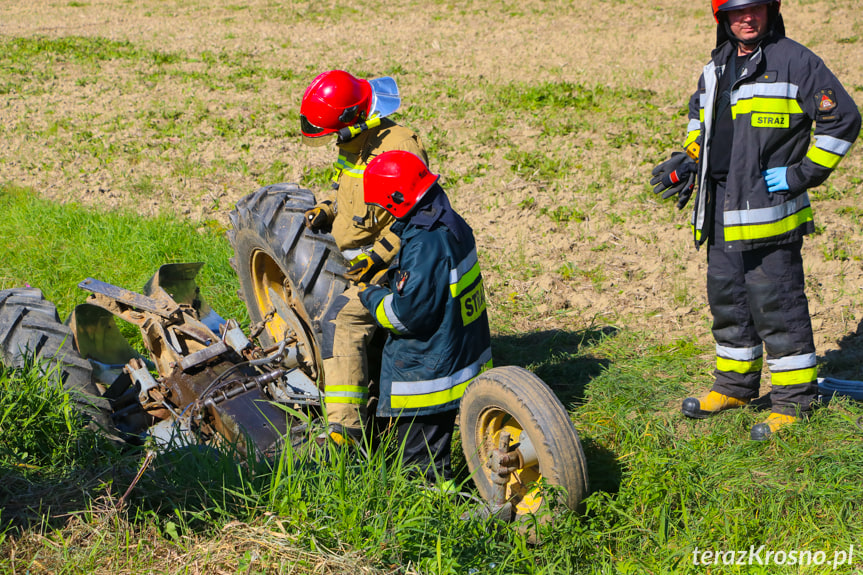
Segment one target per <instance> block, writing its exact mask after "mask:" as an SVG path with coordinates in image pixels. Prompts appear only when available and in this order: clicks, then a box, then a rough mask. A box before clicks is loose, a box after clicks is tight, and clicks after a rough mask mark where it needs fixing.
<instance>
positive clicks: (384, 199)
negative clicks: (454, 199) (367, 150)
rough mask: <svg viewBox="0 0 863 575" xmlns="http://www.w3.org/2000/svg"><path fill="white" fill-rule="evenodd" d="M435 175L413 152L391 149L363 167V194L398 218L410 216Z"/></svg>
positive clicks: (434, 178) (367, 200) (371, 202)
mask: <svg viewBox="0 0 863 575" xmlns="http://www.w3.org/2000/svg"><path fill="white" fill-rule="evenodd" d="M438 177H439V176H438V175H437V174H433V173H431V172H430V171H429V169H428V167H427V166H426V165H425V164H424V163H423V161H422V160H421V159H420V158H419V157H417V156H416V155H415V154H412V153H410V152H404V151H402V150H392V151H389V152H384V153H383V154H381V155H379V156H378V157H376V158H375V159H373V160H372V161H371V162H369V165H368V166H366V169H365V172H364V173H363V193H364V196H365V200H366V203H367V204H375V205H377V206H380V207H382V208H383V209H385V210H386V211H388V212H389V213H391V214H392V215H393V216H395V217H396V218H397V219H401V218H404V217H407V216H408V215H410V213H411V210H413V209H414V207H416V205H417V204H418V203H419V201H420V200H421V199H422V197H423V196H424V195H425V193H426V192H427V191H428V190H429V188H431V187H432V186H433V185H434V183H435V182H436V181H437V180H438Z"/></svg>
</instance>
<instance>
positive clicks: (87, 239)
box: [0, 179, 246, 321]
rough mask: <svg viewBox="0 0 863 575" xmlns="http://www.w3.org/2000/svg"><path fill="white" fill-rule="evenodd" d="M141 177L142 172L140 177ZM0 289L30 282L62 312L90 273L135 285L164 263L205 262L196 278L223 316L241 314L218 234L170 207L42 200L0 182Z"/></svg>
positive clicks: (78, 297)
mask: <svg viewBox="0 0 863 575" xmlns="http://www.w3.org/2000/svg"><path fill="white" fill-rule="evenodd" d="M146 181H147V180H146V179H144V180H143V182H144V183H146ZM0 212H2V213H3V216H4V217H3V223H2V225H0V244H2V245H4V246H8V247H7V248H5V250H4V257H3V259H2V260H0V289H6V288H11V287H19V286H23V285H31V286H33V287H37V288H40V289H41V290H42V291H43V293H44V294H45V297H46V298H47V299H49V300H51V301H53V302H54V303H55V304H56V305H57V307H58V310H59V311H60V314H61V317H65V315H64V314H68V313H69V312H71V310H72V308H73V307H74V306H75V305H76V304H78V303H81V302H83V301H84V299H85V297H86V293H85V292H83V291H81V290H79V289H77V285H78V283H80V282H81V281H83V280H84V279H86V278H87V277H93V278H96V279H99V280H102V281H105V282H108V283H112V284H115V285H118V286H121V287H124V288H127V289H131V290H133V291H140V290H141V289H142V288H143V286H144V284H145V283H146V282H147V280H148V279H149V278H150V277H151V276H152V275H153V274H154V273H155V272H156V270H158V268H159V266H161V265H163V264H166V263H178V262H197V261H201V262H205V264H206V265H205V266H204V268H203V269H202V270H201V273H200V274H199V276H198V283H199V285H200V286H201V288H202V289H203V290H204V291H205V293H206V298H207V300H208V301H209V302H210V303H211V305H213V306H214V307H215V308H216V309H218V310H220V311H221V312H223V313H224V314H227V317H235V318H237V319H239V320H241V321H242V320H244V319H245V317H246V315H245V314H246V312H245V309H244V307H243V305H242V302H240V300H239V298H238V297H237V296H236V291H237V288H238V283H237V279H236V275H235V274H234V272H233V270H232V269H231V267H230V265H229V263H228V258H229V257H230V255H231V250H230V246H228V245H227V242H226V241H225V239H224V234H223V233H222V232H221V231H220V230H218V229H216V230H212V229H211V228H210V227H209V226H206V225H203V226H202V225H195V224H193V223H192V222H189V221H184V220H179V219H177V218H176V217H174V216H171V215H158V214H148V215H139V214H133V213H129V212H104V211H98V210H94V209H88V208H84V207H81V206H77V205H74V204H73V205H60V204H57V203H54V202H49V201H45V200H43V199H41V198H39V197H38V196H36V195H35V194H34V193H33V192H32V191H31V190H26V189H21V188H18V187H16V186H13V185H10V184H0Z"/></svg>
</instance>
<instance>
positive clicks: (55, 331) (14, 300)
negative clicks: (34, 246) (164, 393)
mask: <svg viewBox="0 0 863 575" xmlns="http://www.w3.org/2000/svg"><path fill="white" fill-rule="evenodd" d="M73 340H74V338H73V337H72V330H71V329H69V327H68V326H66V325H64V324H63V323H62V322H61V321H60V316H59V315H57V308H56V307H55V306H54V304H53V303H51V302H50V301H48V300H46V299H45V297H44V296H43V295H42V291H41V290H39V289H36V288H13V289H7V290H2V291H0V362H2V363H3V364H4V365H6V366H7V367H11V368H13V369H21V368H24V367H25V366H26V365H27V363H28V361H32V360H36V361H41V366H42V369H43V371H44V373H45V375H47V376H49V377H52V378H55V380H56V381H57V382H58V383H60V384H61V385H62V386H63V388H64V389H66V390H67V391H68V392H69V395H70V397H71V399H72V401H73V404H74V406H75V407H76V409H78V411H80V412H81V413H83V414H84V415H85V416H87V417H89V418H90V419H91V420H92V421H93V422H94V423H96V424H97V425H98V426H101V427H103V428H106V429H108V428H110V427H111V425H110V419H109V414H110V413H111V406H110V404H109V403H108V400H107V399H104V398H102V397H101V394H100V393H99V390H98V389H97V388H96V384H95V383H94V382H93V377H92V367H91V365H90V362H88V361H87V360H85V359H84V358H82V357H81V355H80V354H79V353H78V352H77V350H76V349H75V343H74V341H73Z"/></svg>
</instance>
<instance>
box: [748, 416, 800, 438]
mask: <svg viewBox="0 0 863 575" xmlns="http://www.w3.org/2000/svg"><path fill="white" fill-rule="evenodd" d="M797 419H798V418H797V417H794V416H793V415H784V414H782V413H771V414H770V415H768V416H767V419H765V420H764V422H762V423H756V424H755V425H753V426H752V429H750V430H749V438H750V439H752V440H753V441H766V440H768V439H770V436H771V435H773V434H774V433H776V432H777V431H778V430H780V429H782V428H783V427H787V426H789V425H791V424H792V423H794V422H795V421H797Z"/></svg>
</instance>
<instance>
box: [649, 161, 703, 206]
mask: <svg viewBox="0 0 863 575" xmlns="http://www.w3.org/2000/svg"><path fill="white" fill-rule="evenodd" d="M697 171H698V164H696V163H695V162H693V161H692V158H690V157H689V156H688V155H686V154H684V153H683V152H674V153H672V154H671V158H669V159H668V160H666V161H664V162H662V163H661V164H659V165H658V166H656V167H655V168H653V172H652V174H653V178H651V179H650V185H651V186H656V187H655V188H653V193H654V194H659V193H662V199H663V200H665V199H668V198H670V197H671V196H674V195H676V196H677V209H683V206H685V205H686V202H688V201H689V198H690V196H692V188H693V187H694V186H695V174H696V172H697Z"/></svg>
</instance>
